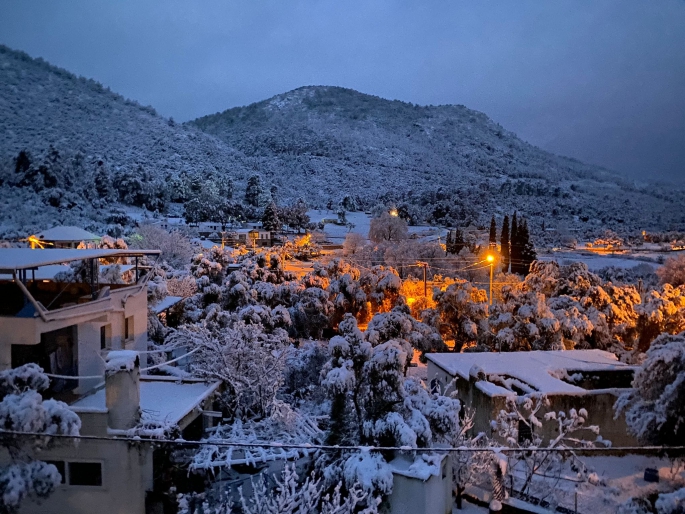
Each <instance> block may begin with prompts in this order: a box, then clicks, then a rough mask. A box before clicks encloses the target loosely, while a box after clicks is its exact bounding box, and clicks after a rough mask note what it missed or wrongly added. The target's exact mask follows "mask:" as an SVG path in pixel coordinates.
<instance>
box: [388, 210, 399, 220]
mask: <svg viewBox="0 0 685 514" xmlns="http://www.w3.org/2000/svg"><path fill="white" fill-rule="evenodd" d="M390 216H392V217H393V218H397V216H398V213H397V209H391V210H390Z"/></svg>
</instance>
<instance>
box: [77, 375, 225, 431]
mask: <svg viewBox="0 0 685 514" xmlns="http://www.w3.org/2000/svg"><path fill="white" fill-rule="evenodd" d="M219 384H220V382H214V383H205V382H178V381H175V380H174V381H171V380H164V379H162V380H159V379H155V380H150V379H145V378H142V377H141V380H140V409H141V410H142V411H143V413H145V418H146V419H147V420H154V421H160V422H168V423H172V424H176V423H178V422H179V421H181V420H182V419H183V418H184V417H185V416H186V415H187V414H188V413H190V412H191V411H192V410H193V409H194V408H195V407H197V406H198V405H200V404H201V403H202V402H203V401H204V400H205V398H207V397H208V396H209V395H210V394H212V393H213V392H214V391H216V390H217V388H218V387H219ZM69 407H70V408H71V409H73V410H74V411H76V412H79V411H80V410H84V411H106V410H107V407H106V404H105V389H104V388H102V389H99V390H98V391H96V392H95V393H93V394H91V395H89V396H85V397H83V398H81V399H80V400H78V401H76V402H75V403H73V404H71V405H70V406H69Z"/></svg>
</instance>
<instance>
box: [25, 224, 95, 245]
mask: <svg viewBox="0 0 685 514" xmlns="http://www.w3.org/2000/svg"><path fill="white" fill-rule="evenodd" d="M36 236H38V239H42V240H45V241H58V242H62V241H95V240H97V239H101V238H100V236H98V235H95V234H93V233H91V232H88V231H87V230H83V229H82V228H81V227H74V226H57V227H52V228H49V229H47V230H43V231H42V232H39V233H38V234H36Z"/></svg>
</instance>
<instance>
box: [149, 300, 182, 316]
mask: <svg viewBox="0 0 685 514" xmlns="http://www.w3.org/2000/svg"><path fill="white" fill-rule="evenodd" d="M181 301H183V297H182V296H166V297H165V298H164V299H163V300H162V301H160V302H158V303H156V304H155V305H152V306H151V308H152V311H153V312H154V313H155V314H159V313H161V312H164V311H165V310H167V309H168V308H170V307H173V306H174V305H176V304H177V303H178V302H181Z"/></svg>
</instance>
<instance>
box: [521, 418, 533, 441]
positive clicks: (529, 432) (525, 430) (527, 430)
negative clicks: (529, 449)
mask: <svg viewBox="0 0 685 514" xmlns="http://www.w3.org/2000/svg"><path fill="white" fill-rule="evenodd" d="M518 442H519V444H526V443H531V442H533V429H532V428H531V426H530V425H529V424H528V423H526V422H525V421H523V420H522V419H520V420H519V441H518Z"/></svg>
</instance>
